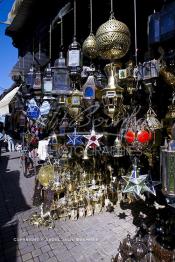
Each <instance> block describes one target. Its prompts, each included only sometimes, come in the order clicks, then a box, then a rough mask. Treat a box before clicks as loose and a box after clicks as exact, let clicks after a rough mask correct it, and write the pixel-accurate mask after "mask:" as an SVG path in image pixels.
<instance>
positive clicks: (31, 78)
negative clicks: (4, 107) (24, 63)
mask: <svg viewBox="0 0 175 262" xmlns="http://www.w3.org/2000/svg"><path fill="white" fill-rule="evenodd" d="M34 80H35V71H34V68H33V66H32V67H31V68H30V70H29V72H28V73H27V75H26V78H25V82H26V85H27V86H29V87H33V84H34Z"/></svg>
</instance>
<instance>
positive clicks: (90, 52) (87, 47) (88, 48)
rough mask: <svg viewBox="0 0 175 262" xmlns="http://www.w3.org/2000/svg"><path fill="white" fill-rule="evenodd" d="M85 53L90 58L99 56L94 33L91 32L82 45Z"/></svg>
mask: <svg viewBox="0 0 175 262" xmlns="http://www.w3.org/2000/svg"><path fill="white" fill-rule="evenodd" d="M82 51H83V54H84V55H85V56H87V57H89V58H90V59H93V58H96V57H97V54H98V53H97V45H96V39H95V36H94V34H93V33H90V35H89V36H88V37H87V38H86V39H85V41H84V42H83V46H82Z"/></svg>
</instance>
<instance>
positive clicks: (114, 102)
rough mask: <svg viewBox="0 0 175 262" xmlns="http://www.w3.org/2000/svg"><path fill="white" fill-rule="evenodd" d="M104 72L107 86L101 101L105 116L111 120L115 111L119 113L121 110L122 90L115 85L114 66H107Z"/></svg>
mask: <svg viewBox="0 0 175 262" xmlns="http://www.w3.org/2000/svg"><path fill="white" fill-rule="evenodd" d="M105 70H106V72H107V74H108V85H107V86H106V87H105V88H104V89H103V95H102V101H103V105H104V111H105V114H107V115H108V116H109V117H110V118H111V119H112V120H113V119H114V116H115V113H116V111H117V110H118V113H119V111H120V110H122V109H123V95H122V93H123V89H122V88H121V87H120V86H118V84H117V79H116V72H115V70H116V65H114V64H112V63H111V64H108V65H106V66H105Z"/></svg>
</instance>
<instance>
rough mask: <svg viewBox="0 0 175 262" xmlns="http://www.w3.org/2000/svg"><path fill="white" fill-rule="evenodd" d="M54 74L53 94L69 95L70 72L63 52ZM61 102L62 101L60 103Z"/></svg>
mask: <svg viewBox="0 0 175 262" xmlns="http://www.w3.org/2000/svg"><path fill="white" fill-rule="evenodd" d="M52 72H53V93H56V94H60V95H62V94H68V93H69V92H70V79H69V71H68V68H67V66H66V60H65V58H64V56H63V52H60V53H59V58H58V59H57V60H56V61H55V64H54V67H52ZM60 102H61V101H60Z"/></svg>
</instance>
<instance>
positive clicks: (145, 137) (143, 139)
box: [137, 130, 150, 143]
mask: <svg viewBox="0 0 175 262" xmlns="http://www.w3.org/2000/svg"><path fill="white" fill-rule="evenodd" d="M149 139H150V135H149V132H148V131H146V130H140V131H139V132H138V133H137V140H138V141H139V142H140V143H147V142H148V141H149Z"/></svg>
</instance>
